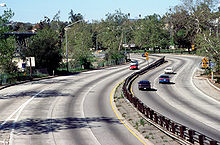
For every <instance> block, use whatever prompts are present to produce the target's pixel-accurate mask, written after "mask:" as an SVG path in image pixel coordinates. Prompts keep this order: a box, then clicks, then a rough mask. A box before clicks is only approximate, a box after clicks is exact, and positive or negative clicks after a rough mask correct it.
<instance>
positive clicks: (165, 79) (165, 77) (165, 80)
mask: <svg viewBox="0 0 220 145" xmlns="http://www.w3.org/2000/svg"><path fill="white" fill-rule="evenodd" d="M159 83H170V76H168V75H161V76H160V77H159Z"/></svg>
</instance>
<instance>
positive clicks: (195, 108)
mask: <svg viewBox="0 0 220 145" xmlns="http://www.w3.org/2000/svg"><path fill="white" fill-rule="evenodd" d="M166 60H167V61H168V63H165V64H163V65H161V66H160V67H158V68H156V69H154V70H151V71H149V72H148V73H146V74H144V75H142V76H140V77H139V78H138V79H136V80H135V81H134V83H133V88H132V90H133V92H134V94H135V96H137V97H138V98H140V99H141V100H142V101H143V102H144V103H145V104H146V105H147V106H149V107H150V108H152V109H154V110H155V111H157V112H159V113H161V114H163V115H164V116H166V117H168V118H170V119H172V120H174V121H176V122H178V123H181V124H183V125H185V126H187V127H190V128H192V129H194V130H196V131H198V132H200V133H202V134H204V135H206V136H209V137H211V138H213V139H215V140H218V141H220V113H219V112H220V102H218V101H216V100H214V99H212V98H211V97H209V96H208V95H205V94H204V93H202V92H201V91H199V90H198V89H197V88H196V87H195V86H194V84H193V83H192V76H193V73H194V71H195V68H197V67H200V63H201V60H202V58H201V57H198V56H180V55H176V56H175V55H166ZM167 66H172V67H173V68H174V74H170V77H171V83H170V84H160V83H159V76H160V75H162V74H164V68H165V67H167ZM140 80H150V82H151V84H152V88H153V89H152V90H151V91H139V90H138V88H137V82H138V81H140Z"/></svg>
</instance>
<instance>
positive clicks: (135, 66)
mask: <svg viewBox="0 0 220 145" xmlns="http://www.w3.org/2000/svg"><path fill="white" fill-rule="evenodd" d="M132 69H138V61H137V60H131V63H130V70H132Z"/></svg>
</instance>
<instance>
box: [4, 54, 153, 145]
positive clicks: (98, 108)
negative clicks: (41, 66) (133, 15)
mask: <svg viewBox="0 0 220 145" xmlns="http://www.w3.org/2000/svg"><path fill="white" fill-rule="evenodd" d="M134 58H137V59H138V60H139V63H140V68H141V67H143V66H146V65H147V63H146V62H145V60H144V59H143V58H141V57H140V56H134ZM156 58H157V57H151V58H150V62H152V61H154V60H155V59H156ZM132 72H133V71H130V70H129V65H128V64H127V65H121V66H117V67H111V68H106V69H101V70H94V71H88V72H83V73H79V74H75V75H71V76H62V77H56V78H52V79H46V80H41V81H35V82H29V83H24V84H20V85H16V86H12V87H8V88H5V89H3V90H0V120H1V122H0V132H1V135H0V139H1V140H0V141H3V140H8V141H9V144H11V145H13V144H15V145H17V144H22V145H29V144H35V145H42V144H44V145H47V144H48V145H61V144H62V145H63V144H74V145H85V144H91V145H94V144H97V145H99V144H100V145H107V144H109V145H110V144H111V145H112V144H117V145H120V144H128V145H129V144H130V145H134V144H135V145H138V144H143V143H142V142H141V141H140V140H139V139H137V137H135V136H134V135H133V134H132V133H131V132H129V130H128V129H127V128H126V127H125V126H124V125H123V124H122V123H121V122H120V121H119V120H118V118H117V117H116V115H115V114H114V112H113V110H112V108H111V102H110V94H111V91H112V89H113V88H114V87H115V86H116V84H117V83H119V82H120V81H122V80H123V79H125V77H126V76H128V75H129V74H131V73H132Z"/></svg>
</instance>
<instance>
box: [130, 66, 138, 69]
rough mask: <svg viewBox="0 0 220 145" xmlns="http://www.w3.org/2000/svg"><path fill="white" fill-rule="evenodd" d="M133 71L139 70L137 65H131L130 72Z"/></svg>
mask: <svg viewBox="0 0 220 145" xmlns="http://www.w3.org/2000/svg"><path fill="white" fill-rule="evenodd" d="M132 69H138V66H137V65H130V70H132Z"/></svg>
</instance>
